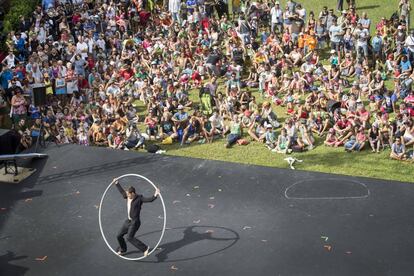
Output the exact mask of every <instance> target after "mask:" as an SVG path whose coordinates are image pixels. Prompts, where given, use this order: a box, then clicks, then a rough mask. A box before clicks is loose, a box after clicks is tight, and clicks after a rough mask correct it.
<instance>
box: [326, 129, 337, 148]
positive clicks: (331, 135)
mask: <svg viewBox="0 0 414 276" xmlns="http://www.w3.org/2000/svg"><path fill="white" fill-rule="evenodd" d="M338 142H339V140H338V137H336V131H335V129H334V128H330V129H329V131H328V134H327V135H326V139H325V141H324V142H323V143H324V144H325V146H328V147H335V146H336V144H337V143H338Z"/></svg>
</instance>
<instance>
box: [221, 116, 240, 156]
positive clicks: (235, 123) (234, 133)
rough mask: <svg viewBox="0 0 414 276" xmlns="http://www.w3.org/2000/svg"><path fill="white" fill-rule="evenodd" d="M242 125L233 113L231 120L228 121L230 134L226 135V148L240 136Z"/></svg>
mask: <svg viewBox="0 0 414 276" xmlns="http://www.w3.org/2000/svg"><path fill="white" fill-rule="evenodd" d="M241 135H242V127H241V123H240V121H239V116H237V115H233V120H232V121H231V123H230V134H229V135H228V136H227V143H226V145H225V146H226V148H230V147H231V146H232V145H234V144H235V143H237V141H238V140H239V139H240V138H241Z"/></svg>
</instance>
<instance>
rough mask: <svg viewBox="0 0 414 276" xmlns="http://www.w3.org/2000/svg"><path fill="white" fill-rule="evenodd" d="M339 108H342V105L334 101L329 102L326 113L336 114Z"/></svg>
mask: <svg viewBox="0 0 414 276" xmlns="http://www.w3.org/2000/svg"><path fill="white" fill-rule="evenodd" d="M337 108H341V103H340V102H337V101H334V100H329V101H328V103H327V104H326V109H327V110H326V111H328V112H334V111H335V109H337Z"/></svg>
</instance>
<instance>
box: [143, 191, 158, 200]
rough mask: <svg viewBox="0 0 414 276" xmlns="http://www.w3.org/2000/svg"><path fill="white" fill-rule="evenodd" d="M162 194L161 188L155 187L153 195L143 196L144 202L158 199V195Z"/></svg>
mask: <svg viewBox="0 0 414 276" xmlns="http://www.w3.org/2000/svg"><path fill="white" fill-rule="evenodd" d="M159 194H160V190H159V189H158V188H157V189H155V193H154V195H153V196H152V197H144V196H143V197H142V202H153V201H154V200H156V199H157V197H158V195H159Z"/></svg>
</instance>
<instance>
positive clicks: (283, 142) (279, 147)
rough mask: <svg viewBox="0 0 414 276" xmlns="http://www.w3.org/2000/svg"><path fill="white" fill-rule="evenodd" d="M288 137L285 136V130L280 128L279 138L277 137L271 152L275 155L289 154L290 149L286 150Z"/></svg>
mask: <svg viewBox="0 0 414 276" xmlns="http://www.w3.org/2000/svg"><path fill="white" fill-rule="evenodd" d="M288 143H289V136H288V135H287V132H286V129H284V128H282V129H281V131H280V135H279V137H277V142H276V147H275V148H274V149H273V150H272V151H273V152H277V153H284V154H286V153H290V152H292V150H291V149H289V148H288Z"/></svg>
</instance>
